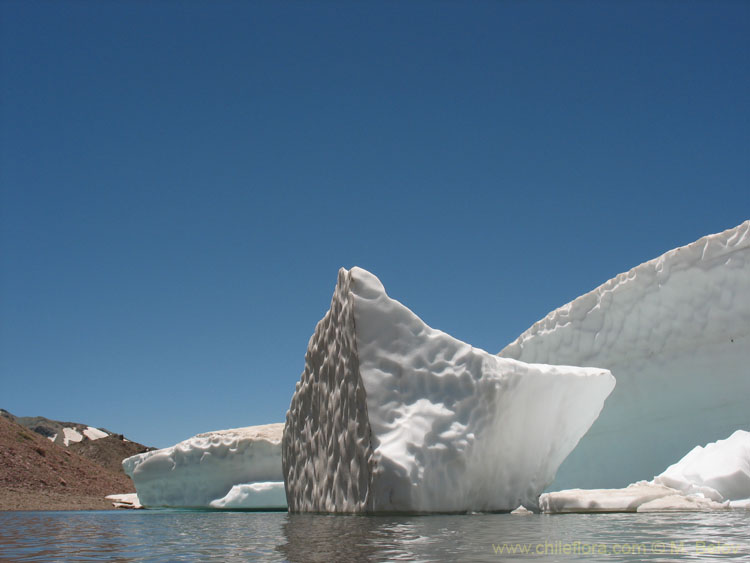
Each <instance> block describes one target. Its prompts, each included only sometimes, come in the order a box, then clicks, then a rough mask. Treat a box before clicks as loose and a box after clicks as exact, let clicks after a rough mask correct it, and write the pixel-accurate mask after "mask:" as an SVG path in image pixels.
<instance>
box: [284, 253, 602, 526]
mask: <svg viewBox="0 0 750 563" xmlns="http://www.w3.org/2000/svg"><path fill="white" fill-rule="evenodd" d="M614 383H615V382H614V378H613V377H612V375H611V374H610V373H609V372H608V371H607V370H606V369H598V368H577V367H562V366H548V365H534V364H527V363H523V362H520V361H516V360H513V359H506V358H501V357H498V356H495V355H492V354H489V353H487V352H484V351H483V350H479V349H477V348H473V347H471V346H470V345H468V344H465V343H464V342H461V341H459V340H456V339H455V338H452V337H451V336H449V335H447V334H445V333H443V332H441V331H439V330H434V329H432V328H430V327H429V326H427V325H426V324H425V323H423V322H422V321H421V319H419V317H417V316H416V315H415V314H414V313H412V312H411V311H410V310H409V309H407V308H406V307H405V306H403V305H402V304H401V303H399V302H398V301H395V300H393V299H391V298H389V297H388V296H387V295H386V293H385V289H384V288H383V286H382V284H381V283H380V281H379V280H378V279H377V278H376V277H375V276H374V275H372V274H370V273H369V272H367V271H365V270H362V269H360V268H353V269H352V270H351V271H347V270H345V269H343V268H342V269H341V270H340V271H339V275H338V284H337V286H336V289H335V292H334V295H333V299H332V301H331V307H330V310H329V311H328V312H327V313H326V315H325V317H324V318H323V319H322V320H321V321H320V322H319V323H318V325H317V327H316V329H315V332H314V334H313V336H312V337H311V339H310V342H309V346H308V350H307V354H306V357H305V370H304V372H303V374H302V378H301V381H300V382H299V383H298V384H297V388H296V391H295V393H294V396H293V398H292V401H291V406H290V408H289V411H288V413H287V421H286V426H285V429H284V435H283V440H282V463H283V472H284V481H285V485H286V493H287V500H288V502H289V510H290V511H291V512H309V511H315V512H383V511H408V512H435V511H441V512H463V511H489V510H512V509H514V508H516V507H517V506H519V505H520V504H523V505H525V506H536V503H537V499H538V496H539V494H540V493H541V491H542V490H543V489H544V488H545V487H546V486H547V485H548V484H549V483H550V482H551V481H552V479H553V478H554V475H555V471H556V470H557V468H558V466H559V465H560V463H562V461H563V460H564V459H565V457H566V456H567V455H568V454H569V453H570V452H571V450H573V448H574V447H575V446H576V444H577V443H578V441H579V440H580V438H581V436H583V435H584V434H585V433H586V431H587V430H588V428H589V427H590V426H591V424H592V423H593V421H594V420H595V419H596V417H597V416H598V415H599V412H600V411H601V409H602V405H603V403H604V400H605V399H606V397H607V396H608V395H609V393H610V392H611V391H612V388H613V387H614Z"/></svg>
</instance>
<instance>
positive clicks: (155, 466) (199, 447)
mask: <svg viewBox="0 0 750 563" xmlns="http://www.w3.org/2000/svg"><path fill="white" fill-rule="evenodd" d="M283 429H284V424H283V423H279V424H266V425H262V426H248V427H246V428H234V429H230V430H218V431H215V432H206V433H203V434H198V435H197V436H193V437H192V438H189V439H187V440H185V441H183V442H180V443H179V444H177V445H175V446H172V447H169V448H164V449H161V450H154V451H150V452H146V453H142V454H138V455H135V456H132V457H129V458H127V459H125V460H123V462H122V466H123V469H124V470H125V473H126V474H127V475H129V476H130V478H131V479H133V483H134V484H135V488H136V491H137V494H138V499H139V501H140V503H141V504H142V505H143V506H145V507H150V508H153V507H173V508H177V507H179V508H232V509H241V508H244V509H256V508H265V509H279V508H286V500H285V498H284V494H283V490H284V484H283V482H282V481H283V476H282V473H281V436H282V432H283ZM237 486H239V487H237Z"/></svg>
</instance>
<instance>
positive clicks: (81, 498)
mask: <svg viewBox="0 0 750 563" xmlns="http://www.w3.org/2000/svg"><path fill="white" fill-rule="evenodd" d="M134 491H135V488H134V487H133V483H132V481H131V480H130V478H128V477H127V476H126V475H124V474H122V473H118V472H115V471H111V470H109V469H106V468H105V467H103V466H101V465H99V464H97V463H95V462H93V461H91V460H89V459H86V458H85V457H82V456H80V455H78V454H77V453H74V452H72V451H70V450H69V449H67V448H65V447H62V446H59V445H57V444H55V443H53V442H51V441H50V440H48V439H47V438H44V437H42V436H40V435H39V434H36V433H35V432H32V431H30V430H29V429H28V428H25V427H24V426H21V425H20V424H17V423H15V422H14V421H13V420H11V419H10V418H8V417H0V510H18V509H27V510H64V509H97V508H112V505H111V503H110V502H109V501H107V500H105V499H104V497H105V496H106V495H109V494H113V493H129V492H134Z"/></svg>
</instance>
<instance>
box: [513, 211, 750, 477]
mask: <svg viewBox="0 0 750 563" xmlns="http://www.w3.org/2000/svg"><path fill="white" fill-rule="evenodd" d="M500 355H501V356H503V357H508V358H515V359H518V360H521V361H524V362H543V363H550V364H565V365H582V366H589V365H591V366H599V367H603V368H607V369H609V370H611V372H612V374H613V375H614V376H615V377H616V378H617V388H616V389H615V390H614V392H613V393H612V395H611V396H610V397H609V399H608V400H607V407H606V408H605V409H604V411H603V412H602V414H601V416H600V417H599V418H598V420H597V421H596V422H595V423H594V425H593V426H592V428H591V430H590V431H589V432H588V433H587V434H586V436H584V438H583V439H582V440H581V442H580V444H579V445H578V446H577V447H576V449H575V451H573V453H572V454H571V455H570V456H569V457H568V458H567V459H566V460H565V463H563V465H562V466H561V467H560V469H559V471H558V472H557V478H556V481H555V483H554V485H553V486H554V487H555V488H572V487H581V486H586V487H597V488H598V487H620V486H623V485H625V484H627V483H632V482H633V481H636V480H637V479H639V478H642V476H643V475H654V474H656V473H657V472H658V471H660V470H661V469H662V468H664V467H666V466H667V465H668V464H669V463H671V461H672V460H674V459H678V458H679V457H680V456H681V455H682V454H683V453H684V452H685V451H687V449H688V448H690V447H692V446H693V445H694V444H696V443H707V442H712V441H715V440H717V439H719V438H721V437H723V436H727V435H728V434H729V433H730V432H732V431H734V430H735V429H737V428H741V429H745V430H750V377H748V368H747V366H748V365H750V221H746V222H744V223H742V224H741V225H739V226H738V227H735V228H733V229H730V230H728V231H725V232H723V233H719V234H715V235H710V236H706V237H704V238H702V239H700V240H698V241H696V242H694V243H692V244H690V245H688V246H684V247H681V248H677V249H675V250H672V251H670V252H667V253H666V254H664V255H663V256H660V257H658V258H656V259H654V260H651V261H649V262H646V263H644V264H641V265H640V266H637V267H636V268H633V269H632V270H630V271H628V272H626V273H623V274H620V275H618V276H617V277H615V278H614V279H611V280H609V281H608V282H606V283H605V284H603V285H602V286H600V287H598V288H597V289H595V290H593V291H591V292H589V293H587V294H585V295H583V296H581V297H579V298H578V299H576V300H574V301H573V302H571V303H569V304H567V305H565V306H563V307H560V308H559V309H557V310H555V311H553V312H551V313H550V314H549V315H547V316H546V317H545V318H544V319H542V320H541V321H539V322H537V323H536V324H534V325H533V326H532V327H531V328H529V329H528V330H527V331H526V332H524V333H523V334H522V335H521V336H519V337H518V339H517V340H516V341H515V342H513V343H512V344H510V345H508V346H507V347H506V348H505V349H503V350H502V351H501V352H500Z"/></svg>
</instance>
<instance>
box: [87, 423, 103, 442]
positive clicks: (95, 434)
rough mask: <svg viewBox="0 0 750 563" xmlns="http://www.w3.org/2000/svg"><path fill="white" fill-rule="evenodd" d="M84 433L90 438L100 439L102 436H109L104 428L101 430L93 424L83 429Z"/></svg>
mask: <svg viewBox="0 0 750 563" xmlns="http://www.w3.org/2000/svg"><path fill="white" fill-rule="evenodd" d="M83 435H84V436H86V438H88V439H89V440H99V439H100V438H106V437H107V436H109V434H107V433H106V432H105V431H104V430H99V429H98V428H94V427H93V426H89V427H88V428H86V430H84V431H83Z"/></svg>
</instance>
